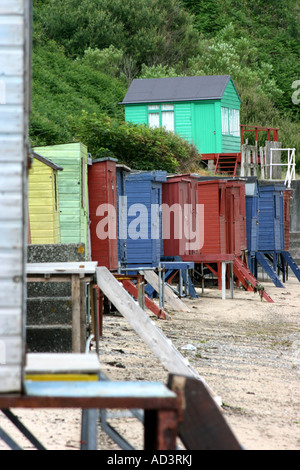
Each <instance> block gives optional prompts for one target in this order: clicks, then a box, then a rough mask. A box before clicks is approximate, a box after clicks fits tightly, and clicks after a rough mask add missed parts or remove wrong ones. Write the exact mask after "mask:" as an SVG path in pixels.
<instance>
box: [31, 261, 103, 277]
mask: <svg viewBox="0 0 300 470" xmlns="http://www.w3.org/2000/svg"><path fill="white" fill-rule="evenodd" d="M96 267H97V263H96V262H92V261H90V262H85V261H82V262H71V263H28V264H27V269H26V272H27V274H60V273H61V274H64V273H65V274H95V273H96Z"/></svg>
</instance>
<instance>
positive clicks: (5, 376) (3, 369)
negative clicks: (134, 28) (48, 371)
mask: <svg viewBox="0 0 300 470" xmlns="http://www.w3.org/2000/svg"><path fill="white" fill-rule="evenodd" d="M22 378H23V376H22V370H21V368H20V366H19V365H18V366H12V365H9V366H5V365H0V400H1V393H11V392H16V391H19V390H21V387H22Z"/></svg>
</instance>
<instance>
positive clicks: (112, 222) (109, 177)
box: [88, 158, 118, 270]
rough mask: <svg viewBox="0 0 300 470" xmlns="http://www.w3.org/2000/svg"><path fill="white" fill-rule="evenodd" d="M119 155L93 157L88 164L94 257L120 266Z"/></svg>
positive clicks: (112, 267) (110, 265)
mask: <svg viewBox="0 0 300 470" xmlns="http://www.w3.org/2000/svg"><path fill="white" fill-rule="evenodd" d="M116 162H117V160H116V159H112V158H103V159H98V160H93V161H92V164H91V165H89V168H88V185H89V191H88V192H89V212H90V237H91V255H92V261H97V262H98V266H105V267H107V268H108V269H109V270H117V269H118V238H117V175H116Z"/></svg>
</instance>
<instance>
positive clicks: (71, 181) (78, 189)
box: [34, 143, 90, 259]
mask: <svg viewBox="0 0 300 470" xmlns="http://www.w3.org/2000/svg"><path fill="white" fill-rule="evenodd" d="M34 151H35V152H36V153H38V154H39V155H42V156H43V157H46V158H48V159H49V160H51V161H52V162H54V163H56V164H57V165H59V166H61V167H62V168H63V169H64V170H63V171H61V172H59V174H58V194H59V206H60V228H61V242H62V243H77V244H78V243H81V244H82V245H83V247H84V249H85V253H86V259H88V258H89V251H90V248H89V232H88V220H89V215H88V212H89V209H88V181H87V178H88V176H87V175H88V170H87V168H88V152H87V148H86V146H85V145H83V144H81V143H71V144H61V145H52V146H47V147H37V148H35V149H34Z"/></svg>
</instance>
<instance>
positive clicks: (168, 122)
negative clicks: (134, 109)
mask: <svg viewBox="0 0 300 470" xmlns="http://www.w3.org/2000/svg"><path fill="white" fill-rule="evenodd" d="M148 123H149V126H150V127H152V128H156V127H164V128H165V129H166V130H167V131H171V132H174V130H175V126H174V105H173V104H170V103H166V104H152V105H149V106H148Z"/></svg>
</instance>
